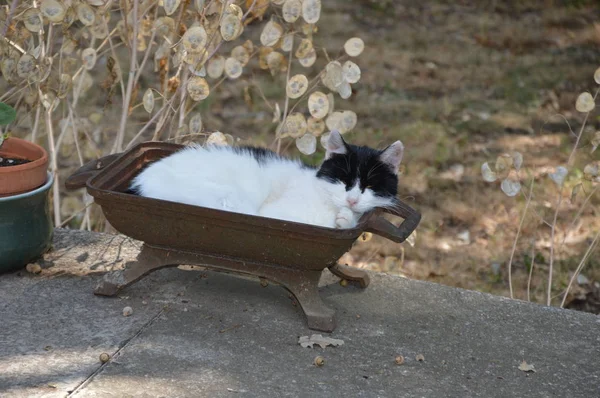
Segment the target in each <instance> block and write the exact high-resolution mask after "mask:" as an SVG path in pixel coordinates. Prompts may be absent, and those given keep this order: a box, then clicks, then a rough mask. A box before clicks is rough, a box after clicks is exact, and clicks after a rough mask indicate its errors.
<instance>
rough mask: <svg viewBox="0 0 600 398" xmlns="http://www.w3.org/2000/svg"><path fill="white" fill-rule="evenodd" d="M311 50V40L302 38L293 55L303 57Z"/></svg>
mask: <svg viewBox="0 0 600 398" xmlns="http://www.w3.org/2000/svg"><path fill="white" fill-rule="evenodd" d="M313 50H314V48H313V44H312V41H310V40H309V39H302V41H300V44H299V45H298V48H297V49H296V53H295V54H294V55H296V58H305V57H307V56H308V54H309V53H310V52H311V51H313Z"/></svg>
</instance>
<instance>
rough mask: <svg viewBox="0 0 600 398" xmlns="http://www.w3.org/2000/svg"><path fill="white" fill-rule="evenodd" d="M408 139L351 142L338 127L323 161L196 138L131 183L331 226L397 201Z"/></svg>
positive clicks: (180, 197) (156, 194)
mask: <svg viewBox="0 0 600 398" xmlns="http://www.w3.org/2000/svg"><path fill="white" fill-rule="evenodd" d="M403 152H404V146H403V145H402V142H400V141H396V142H394V143H393V144H392V145H390V146H389V147H387V148H386V149H384V150H381V151H379V150H376V149H371V148H369V147H365V146H355V145H350V144H347V143H346V142H344V140H343V138H342V136H341V135H340V134H339V133H338V132H337V131H333V132H331V134H330V137H329V140H328V142H327V145H326V155H325V160H324V162H323V164H321V166H320V167H319V168H313V167H310V166H307V165H305V164H303V163H302V162H301V161H299V160H293V159H289V158H286V157H283V156H280V155H277V154H276V153H274V152H272V151H269V150H266V149H262V148H252V147H231V146H217V145H211V146H207V147H201V146H191V147H188V148H185V149H183V150H181V151H179V152H176V153H174V154H173V155H170V156H168V157H166V158H164V159H161V160H159V161H156V162H154V163H152V164H151V165H150V166H148V167H147V168H146V169H145V170H144V171H142V173H140V174H139V175H138V176H137V177H136V178H135V179H134V180H133V182H132V184H131V189H132V190H133V191H135V192H137V193H138V194H140V195H141V196H145V197H150V198H155V199H163V200H168V201H171V202H180V203H185V204H189V205H196V206H203V207H210V208H214V209H219V210H226V211H231V212H236V213H244V214H250V215H257V216H262V217H269V218H277V219H281V220H288V221H295V222H299V223H305V224H313V225H318V226H323V227H328V228H352V227H354V226H355V225H356V223H357V221H358V219H359V218H360V216H362V215H363V214H364V213H366V212H368V211H370V210H372V209H374V208H375V207H389V206H393V205H394V204H395V203H396V200H397V199H396V193H397V185H398V176H397V170H398V166H399V165H400V161H401V160H402V155H403Z"/></svg>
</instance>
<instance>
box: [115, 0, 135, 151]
mask: <svg viewBox="0 0 600 398" xmlns="http://www.w3.org/2000/svg"><path fill="white" fill-rule="evenodd" d="M138 4H139V2H138V1H134V2H133V37H132V39H131V60H130V61H131V62H130V64H129V76H128V78H127V89H126V91H125V98H123V109H122V110H121V123H120V124H119V132H118V133H117V139H116V141H115V145H114V146H113V150H112V151H111V153H115V152H122V151H123V141H124V140H125V128H126V127H127V118H128V116H129V103H130V102H131V94H132V93H133V84H134V81H135V74H136V65H137V34H138ZM125 20H127V15H125ZM126 32H127V31H126Z"/></svg>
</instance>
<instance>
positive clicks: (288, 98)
mask: <svg viewBox="0 0 600 398" xmlns="http://www.w3.org/2000/svg"><path fill="white" fill-rule="evenodd" d="M290 47H291V48H294V36H292V44H291V46H290ZM292 58H293V54H292V51H290V58H289V60H288V69H287V76H286V78H285V86H286V87H287V84H288V82H289V81H290V74H291V71H292ZM289 105H290V97H288V96H287V95H286V96H285V103H284V105H283V120H282V121H281V124H280V125H279V126H278V127H277V132H276V133H275V137H276V138H277V153H279V152H280V151H281V130H282V129H283V126H284V125H285V121H286V119H287V117H288V114H287V113H288V106H289Z"/></svg>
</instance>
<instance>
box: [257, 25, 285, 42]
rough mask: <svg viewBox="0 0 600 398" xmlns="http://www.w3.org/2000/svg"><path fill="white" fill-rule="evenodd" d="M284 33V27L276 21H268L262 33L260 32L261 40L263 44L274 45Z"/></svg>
mask: <svg viewBox="0 0 600 398" xmlns="http://www.w3.org/2000/svg"><path fill="white" fill-rule="evenodd" d="M282 35H283V28H282V27H281V25H279V24H278V23H277V22H275V21H269V22H267V23H266V25H265V27H264V29H263V31H262V33H261V34H260V42H261V44H262V45H263V46H267V47H272V46H274V45H275V44H277V42H278V41H279V39H280V38H281V36H282Z"/></svg>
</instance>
